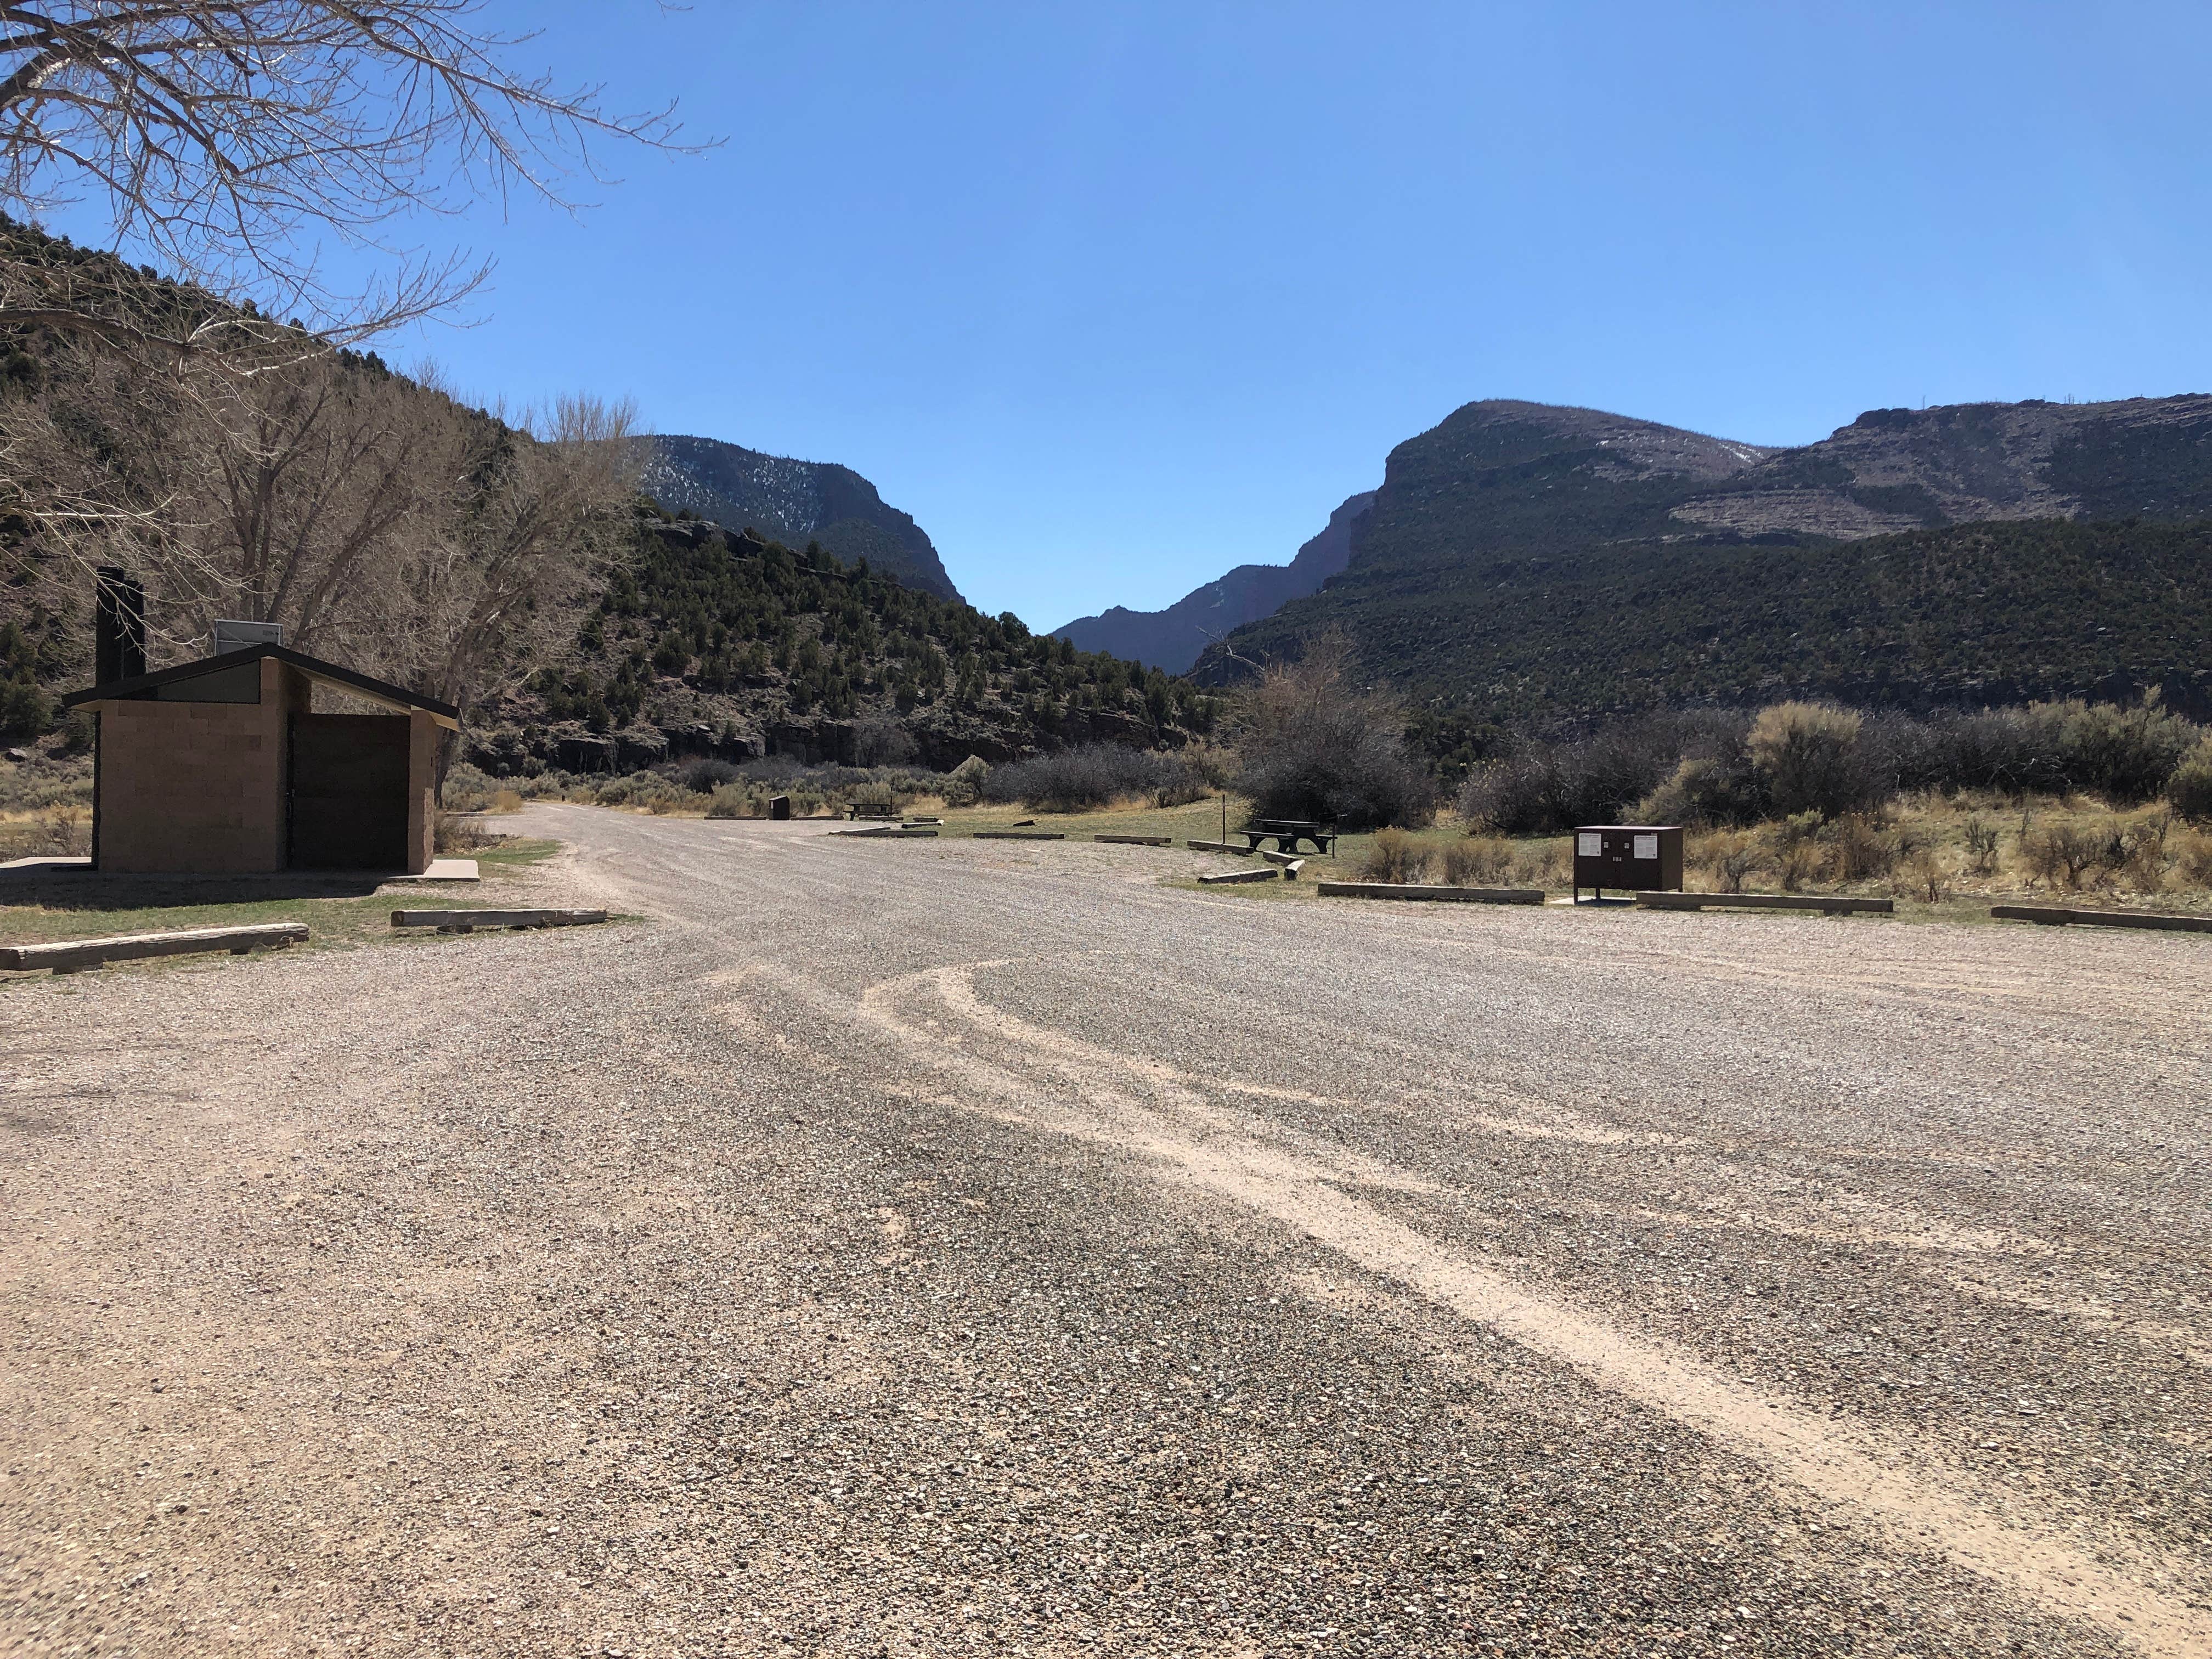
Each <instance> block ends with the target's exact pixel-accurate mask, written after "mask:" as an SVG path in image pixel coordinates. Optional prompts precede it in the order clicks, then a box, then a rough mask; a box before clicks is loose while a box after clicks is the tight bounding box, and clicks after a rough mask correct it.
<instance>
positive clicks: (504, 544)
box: [383, 397, 637, 708]
mask: <svg viewBox="0 0 2212 1659" xmlns="http://www.w3.org/2000/svg"><path fill="white" fill-rule="evenodd" d="M451 406H452V407H453V408H454V409H455V410H456V411H457V414H458V415H459V417H460V421H461V428H460V430H461V433H462V439H463V441H462V442H461V443H460V444H459V446H457V453H458V455H459V459H460V460H461V463H462V470H461V472H460V474H459V477H457V478H456V479H455V480H454V485H455V487H454V488H453V489H452V491H451V493H450V494H449V495H447V498H446V501H445V503H444V506H443V509H442V512H441V516H440V520H439V522H438V525H437V526H436V529H437V533H435V535H431V536H428V537H424V538H421V539H420V540H419V541H418V543H417V544H416V548H415V550H413V551H412V552H411V554H410V556H409V557H408V559H407V560H406V561H405V562H404V564H403V565H402V566H401V567H400V568H399V570H398V577H399V586H400V594H399V598H400V604H399V605H398V606H397V607H396V608H395V609H394V610H393V611H392V613H391V614H390V616H389V617H387V618H386V623H385V626H384V629H383V632H384V634H385V635H386V641H387V646H386V652H387V653H388V654H387V665H388V671H390V672H392V674H394V675H395V677H397V678H402V679H404V681H405V682H406V683H407V684H410V685H413V686H414V687H416V689H417V690H423V691H427V692H429V693H430V694H431V695H433V696H438V697H441V698H443V699H444V700H446V701H447V702H453V703H456V704H459V705H460V706H461V707H462V708H469V707H471V706H473V705H474V704H476V703H477V702H479V701H480V700H481V699H482V698H483V697H485V696H488V695H489V694H490V693H492V692H494V691H495V690H501V689H503V688H504V687H505V686H506V685H507V684H508V683H509V682H510V681H511V680H512V679H513V678H514V677H515V676H517V675H519V674H520V673H522V672H525V671H528V670H529V669H531V668H532V667H537V666H543V665H545V664H547V663H550V662H553V661H556V660H558V659H560V657H561V656H562V655H563V654H564V653H566V652H567V650H568V648H569V647H571V646H572V645H573V643H574V637H575V632H576V618H577V606H578V604H579V602H580V600H582V599H584V598H585V597H586V594H587V592H588V591H589V589H590V587H591V585H592V582H593V581H594V580H597V579H599V577H601V576H602V575H603V574H605V569H606V568H607V567H608V566H609V565H610V564H611V563H612V562H615V561H616V560H617V559H618V558H619V557H620V556H622V553H623V550H625V549H626V548H627V546H628V544H629V540H630V539H632V538H633V532H632V531H631V528H630V522H631V506H630V504H631V502H632V501H633V500H634V499H635V494H636V490H637V446H635V444H632V443H629V442H628V441H627V440H628V439H629V437H630V436H631V435H633V433H634V432H635V427H636V412H635V410H634V409H633V408H632V407H631V406H630V405H629V404H627V403H623V404H611V403H608V402H606V401H605V400H603V399H599V398H589V397H572V398H560V399H558V400H556V402H555V404H553V405H552V406H551V407H550V409H547V410H538V411H532V412H531V413H528V414H526V415H524V416H520V417H517V418H514V419H513V420H501V419H499V418H496V417H495V416H484V415H479V414H477V413H475V412H474V411H470V410H464V409H462V408H461V407H460V405H459V404H457V403H456V404H452V405H451Z"/></svg>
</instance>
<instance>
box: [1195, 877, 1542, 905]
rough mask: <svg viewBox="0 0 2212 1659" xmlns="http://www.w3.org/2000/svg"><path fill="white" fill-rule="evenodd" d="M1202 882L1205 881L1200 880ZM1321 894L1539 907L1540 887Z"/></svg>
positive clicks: (1387, 886) (1386, 884)
mask: <svg viewBox="0 0 2212 1659" xmlns="http://www.w3.org/2000/svg"><path fill="white" fill-rule="evenodd" d="M1204 879H1206V878H1204V877H1200V880H1201V881H1202V880H1204ZM1319 885H1320V887H1321V890H1322V894H1323V896H1326V897H1329V898H1379V899H1436V900H1441V901H1442V902H1444V903H1447V904H1541V903H1542V902H1544V892H1543V889H1541V888H1540V887H1442V886H1432V885H1430V884H1426V883H1420V884H1413V883H1406V882H1390V881H1324V882H1322V883H1321V884H1319Z"/></svg>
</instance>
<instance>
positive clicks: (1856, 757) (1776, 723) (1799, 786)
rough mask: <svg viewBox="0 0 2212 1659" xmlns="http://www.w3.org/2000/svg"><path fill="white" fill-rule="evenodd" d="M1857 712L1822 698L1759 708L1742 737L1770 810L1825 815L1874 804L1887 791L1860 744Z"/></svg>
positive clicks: (1859, 808)
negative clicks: (1763, 781)
mask: <svg viewBox="0 0 2212 1659" xmlns="http://www.w3.org/2000/svg"><path fill="white" fill-rule="evenodd" d="M1861 724H1862V721H1861V719H1860V717H1859V715H1858V714H1857V713H1856V712H1855V711H1853V710H1851V709H1849V708H1836V707H1835V706H1834V705H1833V704H1832V703H1823V702H1778V703H1775V704H1773V705H1772V706H1771V707H1769V708H1762V709H1760V710H1759V718H1758V719H1756V720H1753V722H1752V723H1751V732H1750V735H1749V736H1747V738H1745V739H1744V746H1745V748H1746V749H1747V750H1748V751H1749V753H1750V756H1751V762H1752V764H1753V766H1754V767H1755V768H1757V769H1758V770H1759V774H1760V775H1761V777H1762V778H1763V779H1764V780H1765V784H1766V788H1767V792H1768V793H1769V794H1770V795H1771V798H1772V800H1773V805H1774V809H1775V810H1776V811H1780V812H1784V813H1792V814H1794V813H1798V812H1818V813H1819V814H1820V816H1821V817H1824V818H1834V817H1842V816H1843V815H1844V813H1847V812H1852V811H1860V810H1863V808H1866V807H1869V806H1872V805H1875V803H1876V802H1877V801H1878V800H1880V799H1881V797H1882V796H1883V795H1884V794H1885V793H1887V790H1886V789H1885V788H1884V787H1882V786H1883V781H1882V780H1881V779H1878V778H1877V777H1876V776H1875V769H1874V768H1873V767H1872V766H1871V765H1869V761H1868V757H1866V756H1865V755H1864V754H1863V752H1862V751H1861V750H1860V746H1859V727H1860V726H1861Z"/></svg>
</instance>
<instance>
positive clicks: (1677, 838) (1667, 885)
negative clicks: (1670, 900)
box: [1575, 823, 1682, 900]
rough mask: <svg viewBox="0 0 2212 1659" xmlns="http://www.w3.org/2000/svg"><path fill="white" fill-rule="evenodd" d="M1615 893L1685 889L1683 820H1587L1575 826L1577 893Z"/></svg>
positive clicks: (1578, 897) (1676, 891) (1579, 896)
mask: <svg viewBox="0 0 2212 1659" xmlns="http://www.w3.org/2000/svg"><path fill="white" fill-rule="evenodd" d="M1585 887H1588V888H1590V889H1592V890H1595V893H1596V895H1597V896H1599V897H1603V896H1604V895H1605V890H1606V889H1607V888H1608V887H1610V888H1612V889H1613V891H1615V892H1616V893H1679V892H1680V891H1681V890H1682V826H1681V825H1680V824H1679V823H1589V824H1584V825H1583V826H1582V827H1581V828H1580V829H1577V830H1576V831H1575V897H1576V898H1577V900H1580V899H1581V897H1582V896H1583V888H1585Z"/></svg>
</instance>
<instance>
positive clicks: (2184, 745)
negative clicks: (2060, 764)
mask: <svg viewBox="0 0 2212 1659" xmlns="http://www.w3.org/2000/svg"><path fill="white" fill-rule="evenodd" d="M2065 707H2066V711H2067V712H2066V719H2065V721H2064V724H2063V726H2061V727H2060V728H2059V744H2060V747H2061V750H2062V752H2063V757H2064V763H2065V766H2066V771H2067V775H2068V777H2069V779H2070V780H2071V781H2072V782H2073V785H2074V787H2075V788H2077V789H2086V790H2088V791H2090V792H2091V793H2094V794H2098V795H2101V796H2103V797H2104V798H2105V799H2106V800H2108V801H2110V802H2112V804H2114V805H2122V806H2131V805H2135V804H2136V802H2138V801H2146V800H2150V799H2154V797H2155V796H2156V795H2157V794H2158V793H2159V792H2160V790H2162V789H2164V788H2165V787H2166V783H2167V781H2169V780H2170V779H2171V778H2172V776H2173V775H2174V772H2175V769H2177V768H2179V766H2180V765H2181V764H2182V761H2183V757H2185V756H2188V755H2189V754H2190V753H2191V750H2192V749H2193V748H2195V747H2197V745H2198V744H2199V742H2200V736H2199V733H2198V731H2197V726H2195V725H2194V724H2193V723H2192V722H2191V721H2189V720H2184V719H2183V718H2182V717H2181V716H2180V715H2179V714H2173V713H2172V712H2171V711H2170V710H2168V709H2166V708H2162V707H2160V703H2159V699H2158V694H2157V693H2156V692H2155V691H2154V692H2151V693H2149V694H2148V696H2145V697H2144V698H2143V700H2142V702H2139V703H2137V704H2136V705H2135V706H2134V707H2133V708H2120V707H2119V706H2118V705H2117V704H2113V703H2108V702H2099V703H2069V704H2067V705H2065Z"/></svg>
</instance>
